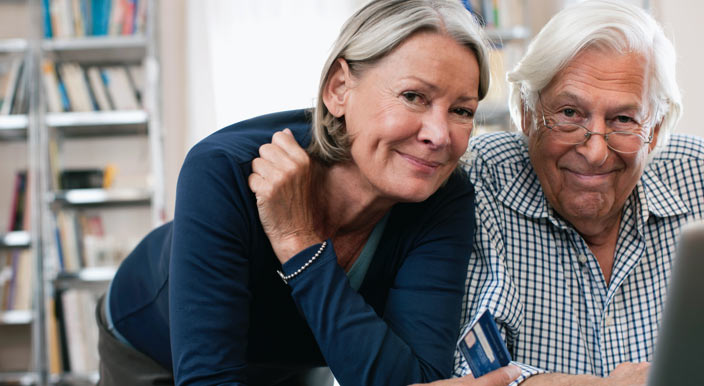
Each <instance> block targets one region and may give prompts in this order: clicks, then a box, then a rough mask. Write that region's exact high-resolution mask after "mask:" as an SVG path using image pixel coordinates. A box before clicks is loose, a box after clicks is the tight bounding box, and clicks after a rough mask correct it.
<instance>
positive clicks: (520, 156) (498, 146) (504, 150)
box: [467, 131, 528, 164]
mask: <svg viewBox="0 0 704 386" xmlns="http://www.w3.org/2000/svg"><path fill="white" fill-rule="evenodd" d="M467 159H468V160H469V161H470V162H485V163H490V164H504V163H521V162H525V161H526V160H528V148H527V146H526V144H525V139H524V136H523V134H521V133H519V132H515V131H511V132H509V131H505V132H498V133H489V134H482V135H479V136H476V137H474V138H472V139H471V140H470V141H469V146H468V147H467Z"/></svg>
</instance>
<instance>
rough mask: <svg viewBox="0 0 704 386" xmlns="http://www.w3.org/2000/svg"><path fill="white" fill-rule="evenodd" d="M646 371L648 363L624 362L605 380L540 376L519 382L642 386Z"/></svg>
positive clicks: (528, 384)
mask: <svg viewBox="0 0 704 386" xmlns="http://www.w3.org/2000/svg"><path fill="white" fill-rule="evenodd" d="M648 369H650V363H649V362H641V363H633V362H624V363H621V364H620V365H618V366H616V368H615V369H614V371H612V372H611V374H609V376H608V377H607V378H601V377H597V376H594V375H586V374H583V375H570V374H556V373H552V374H540V375H534V376H532V377H530V378H528V379H526V380H525V381H523V382H521V386H532V385H536V386H565V385H570V386H644V385H645V383H646V382H647V379H648Z"/></svg>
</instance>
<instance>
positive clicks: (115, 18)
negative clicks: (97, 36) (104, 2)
mask: <svg viewBox="0 0 704 386" xmlns="http://www.w3.org/2000/svg"><path fill="white" fill-rule="evenodd" d="M124 8H125V0H112V7H111V8H110V17H109V24H108V35H111V36H118V35H120V34H122V24H123V22H124V12H125V11H124Z"/></svg>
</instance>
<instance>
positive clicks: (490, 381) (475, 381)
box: [411, 365, 521, 386]
mask: <svg viewBox="0 0 704 386" xmlns="http://www.w3.org/2000/svg"><path fill="white" fill-rule="evenodd" d="M520 375H521V369H520V368H519V367H518V366H514V365H508V366H506V367H502V368H500V369H496V370H494V371H492V372H490V373H488V374H485V375H483V376H481V377H479V378H474V376H472V375H471V374H470V375H467V376H464V377H462V378H453V379H446V380H443V381H435V382H431V383H423V385H428V386H506V385H508V384H509V383H511V382H513V381H514V380H516V378H518V377H519V376H520ZM411 386H420V384H415V385H411Z"/></svg>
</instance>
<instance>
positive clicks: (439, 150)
mask: <svg viewBox="0 0 704 386" xmlns="http://www.w3.org/2000/svg"><path fill="white" fill-rule="evenodd" d="M348 78H349V81H348V84H349V87H348V88H347V90H346V92H347V94H346V99H345V100H344V110H343V111H342V112H343V113H344V116H345V124H346V127H347V132H348V134H349V135H350V138H351V141H352V142H351V143H352V145H351V155H352V162H353V163H354V165H353V167H356V168H357V169H358V174H359V176H360V181H358V183H360V187H362V188H363V189H369V190H370V191H371V192H372V193H373V194H376V195H378V196H379V197H382V198H386V199H391V200H393V201H401V202H418V201H423V200H425V199H426V198H428V197H429V196H430V195H431V194H433V193H434V192H435V191H436V190H437V189H438V188H439V187H440V185H441V184H442V183H443V182H444V181H445V180H446V179H447V178H448V177H449V175H450V173H452V171H453V170H454V169H455V167H456V166H457V162H458V161H459V158H460V156H461V155H462V154H463V153H464V151H465V149H466V148H467V142H468V140H469V136H470V134H471V131H472V127H473V118H474V113H475V112H476V110H477V103H478V99H479V98H478V90H479V65H478V62H477V59H476V56H475V55H474V53H473V52H472V51H471V50H470V49H468V48H467V47H465V46H463V45H460V44H459V43H457V42H456V41H455V40H453V39H452V38H450V37H447V36H444V35H441V34H437V33H431V32H424V33H418V34H415V35H413V36H411V37H410V38H408V39H407V40H406V41H405V42H403V43H402V44H401V45H399V46H398V47H397V48H396V49H395V50H393V51H392V52H391V53H390V54H388V55H387V56H386V57H385V58H383V59H382V60H381V61H380V62H379V63H378V64H377V65H376V66H374V67H373V68H370V69H368V70H366V71H364V72H363V73H362V74H361V76H360V77H359V78H355V77H353V76H351V75H348ZM338 111H339V110H338Z"/></svg>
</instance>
